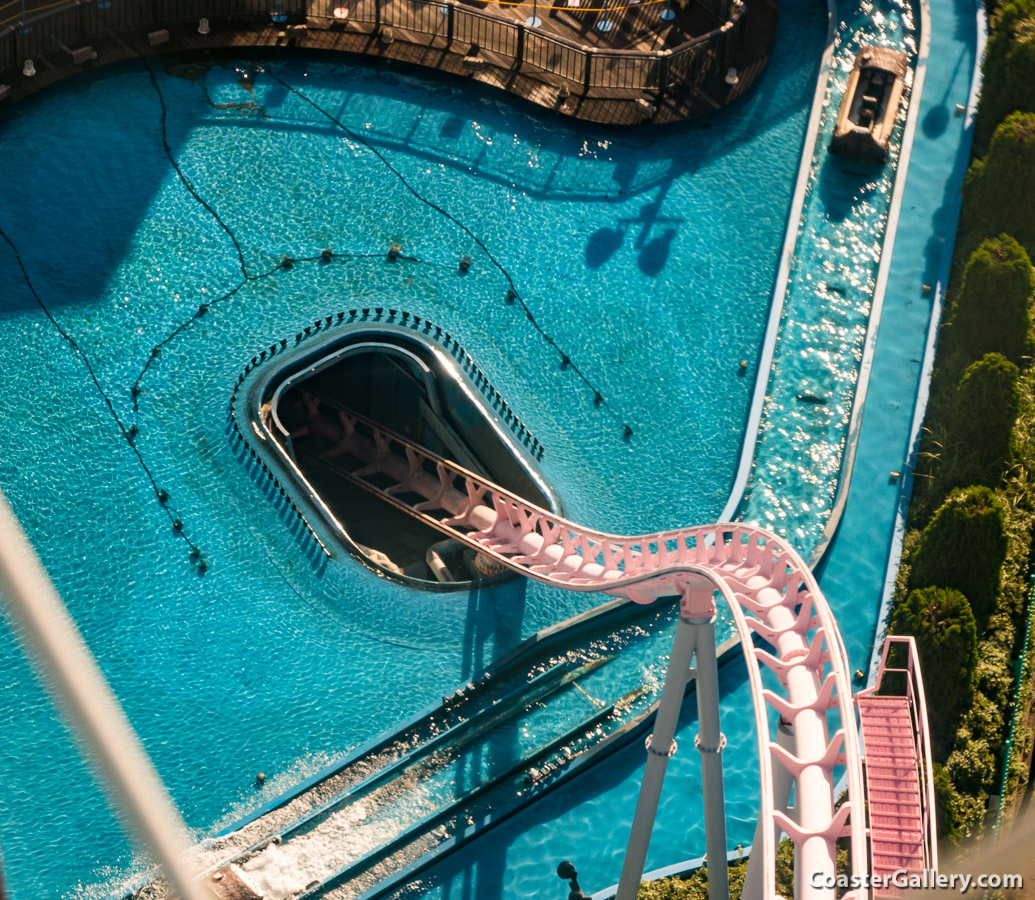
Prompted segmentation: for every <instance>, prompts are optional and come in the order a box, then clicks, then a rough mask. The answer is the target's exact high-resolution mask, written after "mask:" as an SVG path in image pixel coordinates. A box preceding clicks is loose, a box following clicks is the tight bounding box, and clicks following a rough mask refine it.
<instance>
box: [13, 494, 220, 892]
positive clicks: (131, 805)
mask: <svg viewBox="0 0 1035 900" xmlns="http://www.w3.org/2000/svg"><path fill="white" fill-rule="evenodd" d="M0 594H2V595H3V599H4V600H5V602H6V607H7V610H8V612H9V613H10V615H11V618H12V619H13V620H14V621H15V622H16V623H17V625H18V626H19V628H20V630H21V631H22V632H23V636H24V640H25V643H26V644H28V646H29V648H30V649H31V650H32V654H33V657H34V659H35V660H36V662H38V663H39V665H40V666H41V667H42V668H43V670H44V671H45V672H46V673H47V675H48V676H49V678H50V681H51V683H52V689H53V692H54V694H55V695H56V696H57V699H58V700H59V701H60V703H61V706H62V707H63V709H64V710H65V712H66V713H67V714H68V718H69V720H70V722H71V724H72V725H73V727H74V728H75V731H76V733H77V734H78V735H79V737H80V738H81V740H82V742H83V744H84V745H85V746H86V747H87V748H88V749H89V750H90V752H91V755H92V758H93V759H94V760H95V761H96V763H97V765H98V768H99V769H100V771H101V774H102V776H103V778H104V780H105V782H106V783H107V785H108V787H109V788H110V799H111V800H112V801H113V802H115V803H117V804H119V805H120V806H121V807H122V809H123V811H124V812H125V813H126V816H127V817H128V819H129V821H130V823H131V824H132V827H133V834H134V836H135V837H136V838H137V839H138V840H139V842H140V843H141V844H142V845H143V847H144V849H145V850H147V852H148V853H149V854H150V855H151V856H152V857H153V858H154V859H155V860H156V861H157V862H158V863H160V865H161V866H162V868H163V869H164V870H165V874H166V876H167V877H168V879H169V881H170V883H171V884H172V887H173V890H174V891H175V892H176V893H177V894H178V895H179V896H180V897H181V898H182V900H212V898H211V895H210V894H209V893H208V892H207V891H205V890H204V889H203V888H202V886H201V884H200V883H198V882H197V881H195V880H194V878H193V877H192V875H191V873H190V872H188V871H187V869H186V868H185V867H184V865H183V862H182V855H183V853H184V851H185V850H186V847H187V843H186V840H185V838H186V833H187V831H186V827H185V826H184V824H183V820H182V819H181V818H180V816H179V813H178V812H177V810H176V807H175V806H174V805H173V802H172V800H171V798H170V797H169V795H168V793H166V790H165V787H164V785H163V784H162V782H161V779H159V777H158V773H157V772H156V771H155V769H154V766H153V765H152V764H151V761H150V759H148V756H147V753H146V752H145V750H144V748H143V745H142V744H141V743H140V740H139V738H137V736H136V734H135V733H134V731H133V729H132V727H131V726H130V724H129V720H128V719H127V718H126V715H125V713H124V712H123V711H122V707H121V706H120V705H119V702H118V700H117V699H116V698H115V695H114V694H113V693H112V691H111V688H110V687H109V686H108V683H107V682H106V681H105V679H104V675H103V674H102V673H101V670H100V668H99V667H98V665H97V661H96V660H95V659H94V658H93V654H92V653H90V650H89V648H88V647H87V646H86V643H85V642H84V641H83V638H82V636H81V635H80V634H79V631H78V629H77V628H76V627H75V624H74V623H73V621H72V619H71V617H70V616H69V614H68V611H67V610H66V609H65V605H64V604H63V603H62V602H61V598H60V597H59V596H58V593H57V591H56V590H55V589H54V585H53V584H52V583H51V581H50V578H49V577H48V576H47V573H46V571H44V569H43V566H42V564H41V563H40V561H39V559H38V558H37V556H36V553H35V552H34V551H33V549H32V545H31V544H30V543H29V540H28V538H27V537H26V536H25V533H24V532H23V531H22V529H21V526H20V525H19V524H18V520H17V518H16V517H15V515H14V511H13V510H12V509H11V507H10V505H9V504H8V502H7V498H6V497H4V496H3V494H2V493H0Z"/></svg>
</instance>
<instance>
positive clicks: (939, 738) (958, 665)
mask: <svg viewBox="0 0 1035 900" xmlns="http://www.w3.org/2000/svg"><path fill="white" fill-rule="evenodd" d="M888 631H889V632H890V633H891V634H911V635H913V637H914V638H916V647H917V652H918V654H919V656H920V665H921V667H922V671H923V679H924V689H925V691H926V694H927V717H928V721H929V722H930V725H931V741H932V745H933V748H934V750H935V753H936V754H937V755H938V757H939V758H942V756H943V754H944V753H945V752H947V751H948V749H949V748H950V747H951V746H952V740H953V737H954V736H955V731H956V727H955V726H956V721H957V717H958V715H959V713H960V711H961V710H962V708H963V706H964V704H966V703H967V701H968V700H969V699H970V683H971V677H972V675H973V672H974V667H975V666H976V665H977V628H976V627H975V625H974V614H973V613H972V612H971V610H970V603H969V602H968V601H967V598H966V597H964V596H963V594H961V593H960V592H959V591H955V590H951V589H947V588H940V587H926V588H921V589H920V590H915V591H910V592H909V594H907V595H906V598H905V599H904V600H903V601H902V602H901V603H899V604H897V605H896V606H895V608H894V610H893V611H892V614H891V621H890V623H889V625H888Z"/></svg>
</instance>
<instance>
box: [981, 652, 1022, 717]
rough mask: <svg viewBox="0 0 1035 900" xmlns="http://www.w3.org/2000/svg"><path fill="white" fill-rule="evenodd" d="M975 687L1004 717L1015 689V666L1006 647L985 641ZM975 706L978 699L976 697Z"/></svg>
mask: <svg viewBox="0 0 1035 900" xmlns="http://www.w3.org/2000/svg"><path fill="white" fill-rule="evenodd" d="M974 687H975V688H976V689H977V690H978V691H980V696H981V697H982V698H984V700H985V701H986V702H987V703H989V704H990V705H991V706H992V707H994V708H995V709H997V710H998V711H999V714H1000V715H1002V714H1003V712H1004V710H1006V708H1007V707H1008V706H1009V705H1010V691H1011V689H1012V688H1013V665H1012V663H1011V661H1010V654H1009V653H1008V652H1007V649H1006V647H1004V646H1003V645H1002V644H1000V643H999V642H998V641H984V642H983V643H982V644H981V648H980V650H979V652H978V664H977V669H976V670H975V672H974ZM974 699H975V704H976V703H977V700H978V697H977V696H975V698H974Z"/></svg>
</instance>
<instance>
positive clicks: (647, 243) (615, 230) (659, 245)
mask: <svg viewBox="0 0 1035 900" xmlns="http://www.w3.org/2000/svg"><path fill="white" fill-rule="evenodd" d="M672 180H673V181H674V180H675V179H672ZM671 184H672V181H667V182H666V183H665V184H663V185H662V187H661V189H660V190H659V191H658V196H657V197H656V198H655V199H654V200H652V201H651V202H650V203H647V204H646V205H644V206H643V207H641V208H640V214H639V215H638V216H637V217H636V218H635V219H619V220H618V221H617V223H616V224H615V225H613V226H610V227H608V226H605V227H603V228H598V229H597V230H596V231H594V232H593V234H591V235H590V237H589V240H588V241H587V242H586V249H585V259H586V265H587V266H589V268H591V269H597V268H599V267H600V266H602V265H603V264H604V263H606V262H607V261H608V260H609V259H610V258H611V257H612V256H613V255H614V254H615V253H617V252H618V250H619V249H621V247H622V245H623V244H624V243H625V237H626V235H627V234H628V233H629V231H630V230H631V229H635V228H636V227H637V226H639V234H638V235H637V237H636V239H635V241H634V242H633V246H634V247H635V248H636V249H637V250H639V251H640V253H639V256H638V257H637V263H638V265H639V267H640V271H642V272H643V274H644V275H648V276H652V277H653V276H655V275H658V274H659V273H660V272H661V270H662V269H664V268H665V264H666V263H667V262H668V253H669V249H670V247H671V245H672V241H673V239H674V238H675V236H676V234H677V231H678V230H677V229H676V228H665V229H664V230H663V231H662V232H661V233H660V234H658V233H653V234H652V228H653V226H655V225H666V224H667V225H682V224H684V223H685V222H686V220H685V219H682V218H676V217H672V216H663V215H661V214H660V213H661V205H662V203H663V202H664V199H665V195H666V194H667V193H668V189H669V187H670V186H671Z"/></svg>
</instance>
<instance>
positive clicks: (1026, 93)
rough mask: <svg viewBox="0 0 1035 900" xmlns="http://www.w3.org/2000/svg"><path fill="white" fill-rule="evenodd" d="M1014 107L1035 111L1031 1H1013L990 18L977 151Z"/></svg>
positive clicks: (1033, 9)
mask: <svg viewBox="0 0 1035 900" xmlns="http://www.w3.org/2000/svg"><path fill="white" fill-rule="evenodd" d="M1014 110H1024V111H1026V112H1035V0H1013V2H1012V3H1007V4H1005V5H1004V6H1003V8H1002V9H1001V10H1000V11H999V13H998V14H997V15H996V16H995V17H994V18H993V20H992V28H991V33H990V34H989V38H988V44H987V46H986V48H985V62H984V78H983V86H982V90H981V111H980V114H979V116H978V121H977V128H976V131H975V143H976V144H977V147H978V150H979V151H980V152H984V149H985V148H986V147H987V146H988V141H989V139H990V138H991V136H992V132H993V131H994V130H995V128H996V126H997V125H999V123H1000V122H1002V121H1003V119H1004V118H1006V116H1007V115H1009V114H1010V113H1011V112H1013V111H1014Z"/></svg>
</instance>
